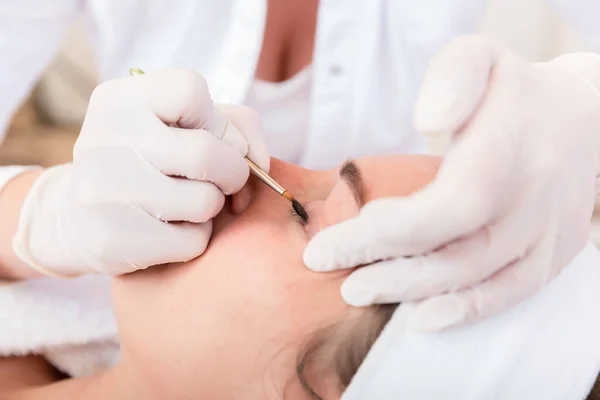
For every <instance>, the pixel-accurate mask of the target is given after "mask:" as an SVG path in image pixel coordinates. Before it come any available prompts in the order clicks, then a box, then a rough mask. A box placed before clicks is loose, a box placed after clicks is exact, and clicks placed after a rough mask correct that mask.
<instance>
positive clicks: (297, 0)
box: [256, 0, 319, 82]
mask: <svg viewBox="0 0 600 400" xmlns="http://www.w3.org/2000/svg"><path fill="white" fill-rule="evenodd" d="M318 6H319V1H318V0H269V2H268V10H267V22H266V27H265V33H264V36H263V44H262V50H261V52H260V57H259V60H258V65H257V68H256V77H257V78H258V79H261V80H264V81H268V82H282V81H285V80H287V79H290V78H291V77H293V76H294V75H296V74H297V73H298V72H300V71H301V70H303V69H304V68H305V67H306V66H307V65H309V64H311V62H312V57H313V49H314V42H315V32H316V27H317V10H318Z"/></svg>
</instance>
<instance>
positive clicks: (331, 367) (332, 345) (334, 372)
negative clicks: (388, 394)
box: [296, 304, 398, 400]
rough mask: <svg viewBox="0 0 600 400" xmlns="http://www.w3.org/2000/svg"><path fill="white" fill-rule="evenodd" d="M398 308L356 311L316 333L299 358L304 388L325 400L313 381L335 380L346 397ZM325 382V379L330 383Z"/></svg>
mask: <svg viewBox="0 0 600 400" xmlns="http://www.w3.org/2000/svg"><path fill="white" fill-rule="evenodd" d="M397 306H398V304H386V305H378V306H373V307H369V308H367V309H354V310H351V311H350V313H351V314H358V315H350V316H348V317H347V318H342V320H341V321H340V322H337V323H335V324H332V325H330V326H328V327H326V328H324V329H321V330H319V331H317V332H316V333H315V334H314V335H312V337H311V338H310V340H309V341H308V342H307V344H306V346H305V347H304V349H303V350H302V351H301V352H300V354H299V355H298V360H297V363H296V374H297V376H298V379H299V380H300V385H301V386H302V388H303V389H304V390H305V391H306V392H307V393H308V394H309V395H310V396H311V398H312V399H314V400H323V398H322V397H321V396H320V395H319V394H317V392H316V391H315V389H313V385H312V384H311V381H313V380H320V381H322V380H323V378H324V377H327V378H329V379H333V380H334V381H333V382H332V384H334V385H336V386H337V388H338V390H339V392H340V393H343V392H344V391H345V390H346V388H347V387H348V385H349V384H350V381H351V380H352V378H353V377H354V375H355V374H356V371H358V368H359V367H360V365H361V364H362V362H363V361H364V359H365V357H366V356H367V353H368V352H369V350H370V349H371V347H372V346H373V344H375V341H376V340H377V338H378V337H379V334H380V333H381V331H383V328H384V327H385V325H386V324H387V323H388V322H389V320H390V318H392V315H393V314H394V311H395V310H396V307H397ZM327 378H326V379H327Z"/></svg>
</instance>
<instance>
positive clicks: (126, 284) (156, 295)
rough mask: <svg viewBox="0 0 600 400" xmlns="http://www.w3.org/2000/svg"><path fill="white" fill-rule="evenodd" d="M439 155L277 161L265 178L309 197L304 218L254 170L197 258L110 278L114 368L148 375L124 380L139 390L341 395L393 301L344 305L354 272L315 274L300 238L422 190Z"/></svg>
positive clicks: (160, 394)
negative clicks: (379, 201)
mask: <svg viewBox="0 0 600 400" xmlns="http://www.w3.org/2000/svg"><path fill="white" fill-rule="evenodd" d="M438 165H439V159H438V158H435V157H427V156H387V157H371V158H361V159H358V160H356V161H354V162H352V163H349V164H348V163H347V164H345V165H344V166H343V167H342V168H341V169H340V168H338V169H335V170H331V171H319V172H317V171H308V170H304V169H301V168H299V167H296V166H293V165H290V164H285V163H282V162H279V161H277V160H273V162H272V166H271V174H272V176H273V177H274V178H275V179H276V180H278V181H279V182H280V183H282V184H283V185H284V186H285V187H286V188H287V189H288V190H289V191H290V192H291V193H293V194H294V195H295V196H296V198H297V199H298V200H300V201H301V202H302V203H303V204H304V205H305V207H306V209H307V211H308V214H309V220H308V222H306V223H305V222H304V221H302V220H301V219H300V218H298V217H297V216H295V215H294V214H293V212H292V208H291V206H290V203H289V202H287V201H286V200H284V199H283V198H281V197H279V196H278V195H277V194H275V193H274V192H273V191H272V190H270V189H268V188H266V187H265V186H264V185H263V184H261V183H259V182H257V181H255V180H254V179H251V180H250V181H249V183H248V185H246V187H245V188H244V189H243V190H242V191H241V192H240V193H238V194H236V195H235V196H233V198H232V199H230V200H231V201H230V202H229V203H228V204H227V205H226V207H225V209H224V210H223V211H222V212H221V214H220V215H219V216H218V217H217V218H216V219H215V220H214V236H213V238H212V240H211V243H210V245H209V247H208V249H207V250H206V252H205V253H204V254H203V255H202V256H201V257H199V258H197V259H195V260H192V261H190V262H186V263H181V264H175V265H168V266H164V267H155V268H151V269H149V270H146V271H142V272H138V273H135V274H131V275H128V276H124V277H120V278H116V279H115V282H114V285H113V294H114V301H115V309H116V314H117V320H118V323H119V331H120V336H121V344H122V362H121V364H120V365H119V366H118V367H117V369H118V370H120V371H122V373H123V374H124V375H126V376H127V377H128V382H130V383H131V384H132V385H133V382H140V383H141V382H143V384H144V385H145V388H143V389H142V388H140V387H136V388H133V387H132V388H131V390H132V391H136V393H137V394H138V395H142V396H144V398H151V397H148V396H155V397H156V398H179V399H186V398H210V399H238V398H239V399H284V398H290V399H318V398H324V399H330V398H339V397H340V395H341V393H343V390H344V388H345V386H347V384H348V383H349V381H350V380H351V379H352V376H353V375H354V373H355V372H356V370H357V369H358V367H359V366H360V364H361V362H362V360H363V359H364V357H365V356H366V354H367V352H368V351H369V349H370V347H371V345H372V344H373V343H374V341H375V340H376V338H377V336H378V334H379V333H380V332H381V330H382V329H383V327H384V326H385V324H386V323H387V321H388V320H389V318H390V317H391V315H392V312H393V310H394V306H393V305H391V306H375V307H366V308H352V307H349V306H347V305H346V304H345V303H344V301H343V300H342V298H341V296H340V285H341V283H342V282H343V280H344V278H345V277H346V276H347V275H348V274H349V273H350V271H338V272H332V273H315V272H311V271H309V270H308V269H307V268H305V266H304V265H303V263H302V253H303V251H304V248H305V246H306V244H307V242H308V240H309V239H310V238H311V237H312V236H314V234H316V233H317V232H319V231H320V230H322V229H324V228H326V227H327V226H330V225H332V224H336V223H339V222H342V221H344V220H346V219H348V218H352V217H353V216H355V215H357V213H358V211H359V209H360V207H361V205H362V204H364V203H366V202H369V201H371V200H374V199H376V198H380V197H386V196H403V195H408V194H410V193H412V192H414V191H416V190H418V189H420V188H421V187H422V186H424V185H425V184H427V183H428V182H429V181H430V180H431V179H432V178H433V177H434V175H435V173H436V171H437V168H438ZM340 175H341V177H340ZM142 392H143V393H142ZM138 397H139V396H138Z"/></svg>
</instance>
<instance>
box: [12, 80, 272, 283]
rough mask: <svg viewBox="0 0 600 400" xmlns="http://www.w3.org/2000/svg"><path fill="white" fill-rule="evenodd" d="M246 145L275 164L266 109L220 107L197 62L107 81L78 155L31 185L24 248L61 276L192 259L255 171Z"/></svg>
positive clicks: (258, 158) (20, 236) (20, 246)
mask: <svg viewBox="0 0 600 400" xmlns="http://www.w3.org/2000/svg"><path fill="white" fill-rule="evenodd" d="M228 117H229V118H230V119H231V121H232V123H228ZM175 125H176V126H177V127H172V126H175ZM246 154H247V155H248V156H249V157H250V158H251V159H252V160H254V161H255V162H256V163H257V164H258V165H259V166H261V167H262V168H264V169H265V170H268V168H269V156H268V153H267V151H266V147H265V145H264V143H263V141H262V139H261V128H260V122H259V119H258V116H257V115H256V113H255V112H254V111H252V110H251V109H249V108H246V107H234V106H229V107H225V106H221V107H217V109H216V108H215V106H214V104H213V102H212V100H211V98H210V94H209V92H208V88H207V85H206V82H205V81H204V79H203V78H202V76H200V75H199V74H197V73H195V72H192V71H189V70H182V69H172V70H163V71H158V72H154V73H147V74H145V75H141V76H135V77H127V78H124V79H117V80H114V81H109V82H107V83H104V84H102V85H100V86H99V87H98V88H97V89H96V90H95V91H94V93H93V95H92V98H91V100H90V104H89V108H88V111H87V115H86V117H85V121H84V124H83V128H82V130H81V134H80V136H79V139H78V140H77V143H76V144H75V148H74V152H73V156H74V157H73V163H72V164H67V165H62V166H58V167H54V168H50V169H48V170H46V171H45V172H44V173H43V174H42V175H41V176H40V177H39V179H37V180H36V182H35V183H34V185H33V187H32V188H31V190H30V192H29V193H28V195H27V198H26V200H25V202H24V205H23V210H22V213H21V219H20V226H19V230H18V233H17V235H16V237H15V239H14V249H15V252H16V253H17V255H18V256H19V257H20V258H21V259H23V260H24V261H25V262H27V263H28V264H29V265H31V266H32V267H33V268H35V269H38V270H40V271H41V272H44V273H46V274H50V275H58V276H72V275H78V274H83V273H89V272H96V273H102V274H123V273H128V272H132V271H135V270H138V269H144V268H147V267H149V266H152V265H157V264H164V263H168V262H176V261H186V260H190V259H192V258H194V257H197V256H198V255H200V254H202V252H204V250H205V248H206V246H207V244H208V241H209V239H210V235H211V231H212V221H211V219H212V218H213V217H214V216H215V215H216V214H217V213H218V212H219V211H220V210H221V208H222V207H223V204H224V195H229V194H232V193H234V192H236V191H238V190H239V189H241V188H242V187H243V185H244V184H245V182H246V180H247V179H248V175H249V169H248V166H247V164H246V162H245V161H244V159H243V156H244V155H246Z"/></svg>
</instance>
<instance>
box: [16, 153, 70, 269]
mask: <svg viewBox="0 0 600 400" xmlns="http://www.w3.org/2000/svg"><path fill="white" fill-rule="evenodd" d="M70 172H71V164H65V165H58V166H55V167H52V168H48V169H46V170H44V171H43V172H41V173H40V174H39V176H37V178H36V179H35V180H34V181H33V183H31V186H30V188H29V191H28V193H27V194H26V196H25V199H24V200H23V203H22V207H21V210H20V213H19V214H20V215H19V223H18V228H17V231H16V233H15V236H14V239H13V243H12V247H13V251H14V253H15V255H16V256H17V257H18V258H19V259H20V260H21V261H22V262H24V263H25V264H27V265H28V266H29V268H31V269H32V270H35V271H36V273H37V274H38V275H40V274H41V275H49V276H56V277H69V276H74V275H75V274H73V273H71V272H72V271H71V270H70V269H69V268H70V267H72V266H73V265H74V264H77V262H75V261H74V260H72V259H71V258H72V257H71V256H70V254H68V252H67V250H66V249H65V246H64V245H63V243H62V234H61V227H60V222H61V220H63V219H64V215H63V214H64V209H65V206H64V204H63V200H64V187H65V182H68V179H69V177H70Z"/></svg>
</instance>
